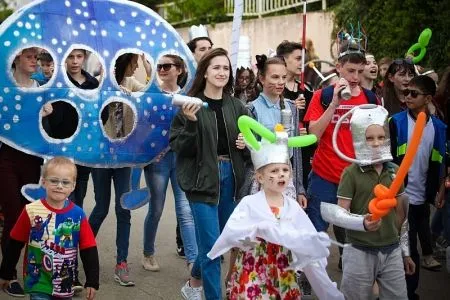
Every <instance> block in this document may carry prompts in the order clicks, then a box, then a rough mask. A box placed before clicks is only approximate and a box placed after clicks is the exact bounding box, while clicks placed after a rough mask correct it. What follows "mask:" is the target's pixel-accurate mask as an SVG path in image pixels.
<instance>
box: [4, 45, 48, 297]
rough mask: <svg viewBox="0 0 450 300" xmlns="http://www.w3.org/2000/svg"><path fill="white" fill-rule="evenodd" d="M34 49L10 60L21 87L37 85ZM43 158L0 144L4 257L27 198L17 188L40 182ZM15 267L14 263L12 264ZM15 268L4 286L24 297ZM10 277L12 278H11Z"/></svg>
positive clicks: (23, 51)
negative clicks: (34, 74)
mask: <svg viewBox="0 0 450 300" xmlns="http://www.w3.org/2000/svg"><path fill="white" fill-rule="evenodd" d="M37 56H38V50H37V48H25V49H23V50H22V51H21V52H20V53H19V54H18V55H17V56H16V57H15V58H14V61H13V70H12V75H13V77H14V79H15V81H16V83H17V85H18V86H19V87H21V88H37V87H39V84H38V82H37V81H36V80H33V79H31V75H32V74H33V73H34V72H36V68H37ZM51 112H52V106H51V105H50V104H45V105H44V106H43V108H42V110H41V115H42V117H45V116H47V115H48V114H50V113H51ZM41 164H42V159H41V158H39V157H36V156H32V155H29V154H26V153H24V152H21V151H19V150H16V149H14V148H12V147H10V146H9V145H6V144H1V143H0V189H1V190H2V197H0V206H1V207H2V212H3V215H4V227H3V234H2V238H1V248H2V255H3V257H5V254H6V253H5V251H6V247H7V246H8V244H9V240H10V232H11V230H12V228H13V226H14V224H15V223H16V221H17V219H18V218H19V216H20V212H21V211H22V209H23V207H24V206H25V204H27V203H28V202H27V200H26V199H25V198H24V197H23V196H22V194H21V193H20V190H21V188H22V186H24V185H26V184H28V183H38V182H39V172H40V165H41ZM14 266H15V265H14ZM16 276H17V274H16V271H15V270H14V274H13V278H14V280H11V281H10V282H9V284H8V286H7V287H6V291H7V293H8V294H10V295H11V296H17V297H23V295H24V292H23V289H22V287H21V286H20V284H19V282H18V281H17V280H15V279H16V278H17V277H16ZM13 278H11V279H13Z"/></svg>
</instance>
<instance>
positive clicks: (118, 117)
mask: <svg viewBox="0 0 450 300" xmlns="http://www.w3.org/2000/svg"><path fill="white" fill-rule="evenodd" d="M135 119H136V117H135V113H134V111H133V109H132V108H131V106H130V105H129V104H127V103H125V102H122V101H112V102H110V103H108V104H107V105H106V106H105V107H104V108H103V109H102V111H101V120H102V126H103V130H104V132H105V134H106V135H107V136H108V138H110V139H111V140H122V139H124V138H126V137H127V136H128V135H130V134H131V132H132V131H133V129H134V127H135V123H136V122H135Z"/></svg>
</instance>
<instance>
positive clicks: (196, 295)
mask: <svg viewBox="0 0 450 300" xmlns="http://www.w3.org/2000/svg"><path fill="white" fill-rule="evenodd" d="M202 292H203V288H202V287H196V288H194V287H191V285H190V284H189V280H188V281H187V282H186V284H185V285H184V286H183V287H182V288H181V296H183V299H185V300H202Z"/></svg>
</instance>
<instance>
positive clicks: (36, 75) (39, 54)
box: [11, 47, 55, 88]
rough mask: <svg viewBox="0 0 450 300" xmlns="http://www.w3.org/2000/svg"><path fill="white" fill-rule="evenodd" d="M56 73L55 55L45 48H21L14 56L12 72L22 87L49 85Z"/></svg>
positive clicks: (18, 84)
mask: <svg viewBox="0 0 450 300" xmlns="http://www.w3.org/2000/svg"><path fill="white" fill-rule="evenodd" d="M54 73H55V61H54V59H53V56H52V55H51V54H50V53H49V52H48V51H47V50H46V49H44V48H40V47H30V48H24V49H22V50H20V51H19V52H18V53H16V55H15V56H14V58H13V61H12V64H11V74H12V78H13V80H14V81H15V84H16V85H17V86H19V87H21V88H37V87H40V86H45V85H47V84H48V83H49V82H50V80H51V79H52V78H53V75H54Z"/></svg>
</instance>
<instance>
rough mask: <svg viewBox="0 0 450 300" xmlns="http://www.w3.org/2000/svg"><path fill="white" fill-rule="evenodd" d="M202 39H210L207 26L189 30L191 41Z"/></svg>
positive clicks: (194, 27) (193, 27)
mask: <svg viewBox="0 0 450 300" xmlns="http://www.w3.org/2000/svg"><path fill="white" fill-rule="evenodd" d="M201 37H207V38H209V35H208V29H207V28H206V26H204V25H202V24H200V25H198V26H196V25H192V26H191V28H189V41H192V40H193V39H196V38H201Z"/></svg>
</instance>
